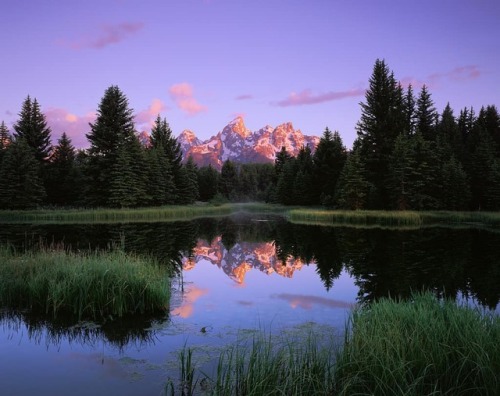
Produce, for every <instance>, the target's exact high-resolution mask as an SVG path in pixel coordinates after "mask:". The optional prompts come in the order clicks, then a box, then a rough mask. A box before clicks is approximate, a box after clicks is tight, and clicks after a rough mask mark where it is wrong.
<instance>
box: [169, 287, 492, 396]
mask: <svg viewBox="0 0 500 396" xmlns="http://www.w3.org/2000/svg"><path fill="white" fill-rule="evenodd" d="M193 352H194V349H191V348H187V347H184V350H183V351H182V352H181V354H180V358H179V360H180V367H181V385H180V386H177V387H176V386H174V382H173V381H170V382H169V383H168V385H167V387H166V390H167V393H168V394H171V395H173V394H175V391H176V390H180V392H179V393H181V394H184V395H193V394H207V395H298V394H301V395H302V394H312V395H317V394H322V395H326V394H332V395H334V394H335V395H353V394H355V395H415V396H416V395H430V394H436V395H437V394H439V395H441V394H449V395H456V394H467V395H497V394H500V378H498V373H499V372H500V317H498V316H497V315H495V314H493V313H490V312H485V311H481V310H479V309H476V308H470V307H465V306H460V305H458V304H457V303H456V302H454V301H451V300H439V299H437V298H436V297H435V296H434V295H433V294H431V293H422V294H417V295H414V296H413V297H412V298H411V299H410V300H407V301H398V300H394V299H383V300H380V301H378V302H375V303H372V304H371V305H367V306H364V307H361V308H357V309H356V310H354V311H353V313H352V315H351V317H350V319H349V322H348V326H347V328H346V334H345V338H344V341H343V342H339V341H336V340H335V339H334V338H333V337H330V338H326V339H325V338H324V337H321V334H314V333H311V334H310V335H309V336H308V337H306V338H305V339H302V340H297V339H292V338H287V337H285V336H281V335H271V334H269V335H266V334H265V332H260V333H258V334H257V335H254V336H253V337H252V338H251V339H250V341H248V339H247V340H243V342H242V341H241V340H239V341H237V342H236V343H234V344H232V345H230V346H229V347H227V348H226V349H225V350H223V351H222V352H221V353H220V356H219V359H218V361H217V362H216V368H215V374H210V372H206V371H204V370H201V369H200V368H199V367H196V364H195V361H196V359H195V357H193Z"/></svg>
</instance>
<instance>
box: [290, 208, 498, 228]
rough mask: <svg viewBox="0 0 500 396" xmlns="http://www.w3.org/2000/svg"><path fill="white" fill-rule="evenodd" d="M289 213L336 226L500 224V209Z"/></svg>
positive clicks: (299, 218)
mask: <svg viewBox="0 0 500 396" xmlns="http://www.w3.org/2000/svg"><path fill="white" fill-rule="evenodd" d="M287 217H288V219H289V220H290V221H291V222H294V223H301V224H320V225H335V226H368V227H370V226H377V227H396V228H420V227H426V226H435V225H441V226H464V227H485V228H494V227H500V213H499V212H449V211H434V212H432V211H425V212H417V211H385V210H358V211H344V210H318V209H309V208H300V209H291V210H289V211H288V212H287Z"/></svg>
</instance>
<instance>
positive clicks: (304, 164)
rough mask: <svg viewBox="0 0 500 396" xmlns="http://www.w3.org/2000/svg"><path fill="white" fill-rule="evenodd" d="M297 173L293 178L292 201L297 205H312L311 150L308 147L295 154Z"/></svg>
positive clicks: (313, 198) (313, 197)
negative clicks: (293, 195)
mask: <svg viewBox="0 0 500 396" xmlns="http://www.w3.org/2000/svg"><path fill="white" fill-rule="evenodd" d="M296 166H297V172H296V174H295V177H294V183H293V190H294V194H295V197H294V201H295V203H296V204H298V205H312V204H314V203H315V194H314V188H313V183H314V180H313V168H314V163H313V159H312V154H311V149H310V147H309V146H305V147H302V148H301V149H300V150H299V153H298V154H297V160H296Z"/></svg>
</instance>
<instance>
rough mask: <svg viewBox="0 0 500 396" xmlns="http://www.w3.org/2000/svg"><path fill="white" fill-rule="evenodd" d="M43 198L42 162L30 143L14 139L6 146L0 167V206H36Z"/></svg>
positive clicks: (3, 207) (9, 207) (16, 207)
mask: <svg viewBox="0 0 500 396" xmlns="http://www.w3.org/2000/svg"><path fill="white" fill-rule="evenodd" d="M44 198H45V188H44V186H43V182H42V179H41V177H40V163H39V162H38V161H37V160H36V159H35V155H34V153H33V149H32V148H31V147H30V146H29V145H28V143H27V142H26V141H25V140H24V139H20V138H15V139H14V140H13V141H12V142H11V144H10V145H9V146H8V148H7V149H6V151H5V156H4V159H3V161H2V164H1V167H0V208H2V209H30V208H35V207H37V206H38V205H40V204H41V203H42V202H43V199H44Z"/></svg>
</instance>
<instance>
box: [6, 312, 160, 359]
mask: <svg viewBox="0 0 500 396" xmlns="http://www.w3.org/2000/svg"><path fill="white" fill-rule="evenodd" d="M168 321H169V320H168V318H167V317H166V316H165V314H163V315H156V316H143V315H134V316H133V317H123V318H116V319H114V320H112V321H107V322H104V323H101V324H96V323H93V322H75V321H74V319H73V318H50V317H47V316H45V315H39V314H38V315H34V314H32V313H29V312H17V311H10V310H9V311H6V310H4V311H0V324H1V325H2V327H3V332H4V333H10V334H12V335H14V334H26V335H27V337H28V340H29V341H31V342H33V343H35V344H42V343H43V344H45V346H46V347H47V348H49V347H56V348H58V347H59V346H60V345H61V344H63V343H68V344H78V345H79V346H89V347H95V346H96V345H103V343H104V344H105V345H106V346H107V347H111V348H114V349H117V350H118V351H121V350H123V349H125V348H128V347H131V346H134V347H139V348H143V347H146V346H151V345H154V344H155V340H156V337H157V332H158V329H161V328H162V327H164V326H165V325H166V324H167V323H168Z"/></svg>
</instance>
